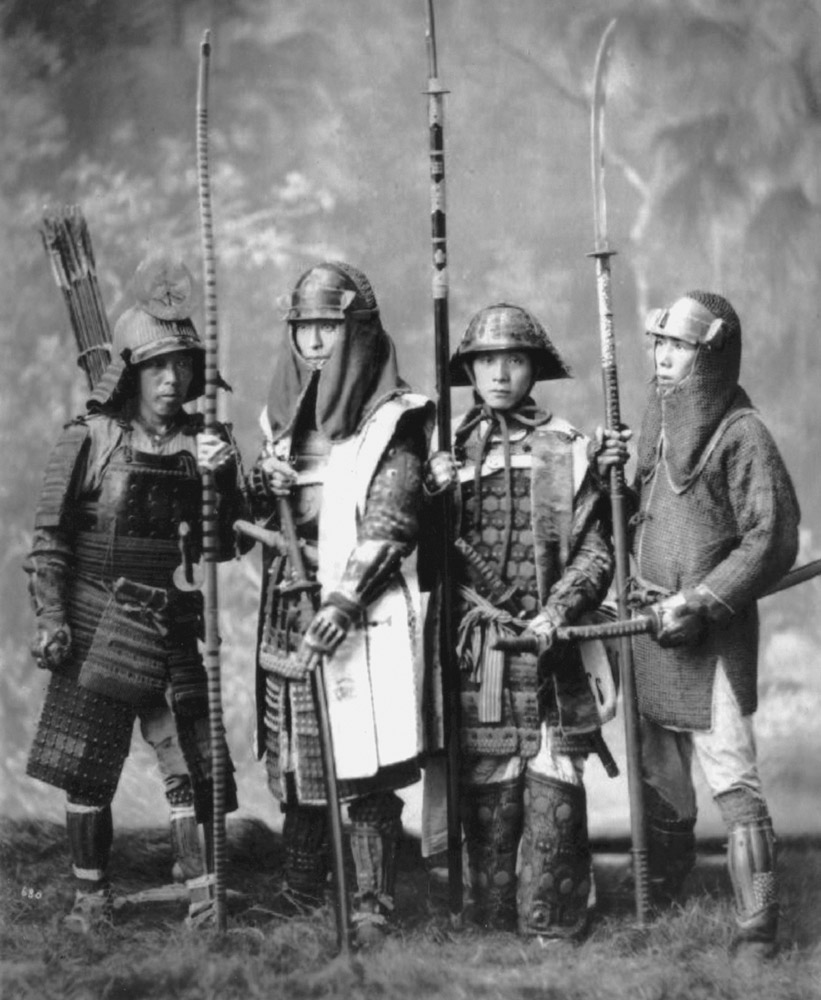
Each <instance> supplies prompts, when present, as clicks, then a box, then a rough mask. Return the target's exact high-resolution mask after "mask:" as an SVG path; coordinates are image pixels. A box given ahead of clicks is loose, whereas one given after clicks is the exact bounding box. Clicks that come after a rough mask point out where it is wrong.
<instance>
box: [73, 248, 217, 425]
mask: <svg viewBox="0 0 821 1000" xmlns="http://www.w3.org/2000/svg"><path fill="white" fill-rule="evenodd" d="M131 291H132V294H133V296H134V298H135V300H136V301H135V302H134V304H133V305H131V306H130V307H129V308H128V309H126V310H125V312H123V314H122V315H121V316H120V318H119V319H118V320H117V322H116V324H115V326H114V331H113V334H112V360H111V364H110V365H109V367H108V369H107V370H106V371H105V372H104V373H103V376H102V377H101V379H100V381H99V383H98V384H97V386H96V387H95V389H94V392H93V393H92V395H91V397H90V399H89V406H90V407H93V405H94V404H96V405H105V404H113V405H118V404H119V402H121V401H122V399H123V398H125V397H127V396H129V395H131V393H132V392H133V389H134V383H133V377H134V371H135V370H136V368H137V366H139V365H140V364H142V363H143V362H144V361H149V360H151V359H152V358H156V357H159V356H160V355H163V354H170V353H171V352H173V351H186V352H188V353H190V354H191V357H192V359H193V362H194V373H193V377H192V379H191V385H190V386H189V389H188V394H187V396H186V399H185V402H189V401H190V400H192V399H196V398H197V397H198V396H201V395H202V394H203V392H204V391H205V345H204V344H203V342H202V341H201V340H200V338H199V335H198V334H197V331H196V329H195V327H194V324H193V322H192V320H191V312H192V310H193V306H194V299H195V295H194V280H193V278H192V277H191V272H190V271H189V270H188V268H187V267H186V266H185V264H184V263H183V262H182V260H180V259H179V258H176V257H172V256H169V255H167V254H153V255H151V256H149V257H147V258H146V259H145V260H143V261H142V262H141V263H140V265H139V266H138V268H137V270H136V272H135V274H134V278H133V281H132V283H131Z"/></svg>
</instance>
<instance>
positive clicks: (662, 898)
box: [644, 784, 696, 906]
mask: <svg viewBox="0 0 821 1000" xmlns="http://www.w3.org/2000/svg"><path fill="white" fill-rule="evenodd" d="M644 792H645V802H646V805H647V848H648V850H647V861H648V867H649V873H650V886H651V892H652V896H653V902H654V903H656V904H657V905H659V906H667V905H669V904H671V903H676V902H680V900H681V898H682V893H683V888H684V880H685V879H686V878H687V876H688V875H689V874H690V872H691V871H692V870H693V868H694V867H695V864H696V835H695V827H696V817H695V816H693V817H691V818H689V819H681V818H680V817H679V816H678V814H677V813H676V811H675V809H673V807H672V806H671V805H669V804H668V803H667V802H666V801H665V799H664V798H662V796H661V795H660V794H659V793H658V792H657V791H656V789H655V788H654V787H653V786H652V785H647V784H645V786H644Z"/></svg>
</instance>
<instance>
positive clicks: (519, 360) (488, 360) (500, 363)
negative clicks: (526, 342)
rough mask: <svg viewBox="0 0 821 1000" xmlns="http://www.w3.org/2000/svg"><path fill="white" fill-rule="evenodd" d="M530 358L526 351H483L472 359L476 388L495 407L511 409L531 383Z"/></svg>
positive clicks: (522, 397)
mask: <svg viewBox="0 0 821 1000" xmlns="http://www.w3.org/2000/svg"><path fill="white" fill-rule="evenodd" d="M533 375H534V372H533V361H532V359H531V357H530V355H529V354H528V353H527V351H482V352H481V353H480V354H477V355H475V357H474V358H473V379H474V382H475V384H476V391H477V392H478V393H479V395H480V397H481V398H482V402H484V403H487V405H488V406H490V407H491V408H492V409H494V410H512V409H513V407H515V406H516V405H517V404H518V403H520V402H521V401H522V400H523V399H524V397H525V396H526V395H527V394H528V393H529V392H530V389H531V387H532V385H533Z"/></svg>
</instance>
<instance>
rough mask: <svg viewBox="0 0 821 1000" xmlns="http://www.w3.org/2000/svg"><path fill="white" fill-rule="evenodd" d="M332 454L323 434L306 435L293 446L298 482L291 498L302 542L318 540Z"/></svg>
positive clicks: (292, 456)
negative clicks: (325, 475)
mask: <svg viewBox="0 0 821 1000" xmlns="http://www.w3.org/2000/svg"><path fill="white" fill-rule="evenodd" d="M330 452H331V442H330V440H329V439H328V438H327V437H325V435H324V434H323V433H322V432H321V431H307V432H305V433H302V434H300V435H299V437H298V438H296V439H295V440H294V442H293V445H292V448H291V462H292V463H293V466H294V470H295V471H296V474H297V477H298V479H297V485H296V488H295V489H294V490H293V493H292V496H293V506H294V517H295V519H296V523H297V529H298V531H299V535H300V537H301V538H308V539H311V540H315V539H316V538H317V537H318V534H319V508H320V505H321V504H322V485H323V480H324V471H325V466H326V465H327V464H328V455H329V454H330Z"/></svg>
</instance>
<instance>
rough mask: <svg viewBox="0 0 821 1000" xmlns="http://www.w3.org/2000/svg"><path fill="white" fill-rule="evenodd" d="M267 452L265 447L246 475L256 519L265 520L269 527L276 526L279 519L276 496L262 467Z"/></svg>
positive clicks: (250, 505)
mask: <svg viewBox="0 0 821 1000" xmlns="http://www.w3.org/2000/svg"><path fill="white" fill-rule="evenodd" d="M266 454H267V452H266V451H265V449H264V448H263V450H262V451H261V452H260V453H259V455H258V456H257V460H256V461H255V462H254V464H253V465H252V466H251V468H250V470H249V472H248V475H247V476H246V477H245V495H246V497H247V501H248V505H249V510H250V513H251V514H252V516H253V517H254V519H255V520H258V521H262V520H265V521H267V522H268V526H269V527H274V522H275V521H276V519H277V504H276V497H275V495H274V494H273V493H272V492H271V488H270V486H269V483H268V477H267V476H266V475H265V472H264V470H263V468H262V462H263V459H264V458H265V456H266Z"/></svg>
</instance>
